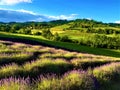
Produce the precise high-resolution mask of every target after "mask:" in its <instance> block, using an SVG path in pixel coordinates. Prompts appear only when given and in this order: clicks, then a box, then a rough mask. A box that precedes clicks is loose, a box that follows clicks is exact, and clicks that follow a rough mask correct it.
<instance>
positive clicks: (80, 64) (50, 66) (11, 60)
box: [0, 40, 120, 90]
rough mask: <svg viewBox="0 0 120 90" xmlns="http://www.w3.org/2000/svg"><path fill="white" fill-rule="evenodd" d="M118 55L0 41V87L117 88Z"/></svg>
mask: <svg viewBox="0 0 120 90" xmlns="http://www.w3.org/2000/svg"><path fill="white" fill-rule="evenodd" d="M119 85H120V58H113V57H107V56H100V55H93V54H87V53H80V52H70V51H67V50H63V49H56V48H52V47H47V46H42V45H30V44H24V43H18V42H10V41H2V40H1V41H0V90H120V87H119Z"/></svg>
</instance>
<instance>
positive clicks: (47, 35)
mask: <svg viewBox="0 0 120 90" xmlns="http://www.w3.org/2000/svg"><path fill="white" fill-rule="evenodd" d="M42 36H43V37H45V38H47V39H52V37H53V35H52V33H51V31H50V29H45V30H43V31H42Z"/></svg>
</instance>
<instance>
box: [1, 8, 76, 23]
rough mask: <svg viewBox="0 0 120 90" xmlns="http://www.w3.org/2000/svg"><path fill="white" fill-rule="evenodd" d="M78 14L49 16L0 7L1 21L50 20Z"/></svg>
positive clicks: (69, 17)
mask: <svg viewBox="0 0 120 90" xmlns="http://www.w3.org/2000/svg"><path fill="white" fill-rule="evenodd" d="M76 15H77V14H70V15H59V16H48V15H42V14H37V13H34V12H32V11H28V10H24V9H21V10H12V9H2V8H0V16H2V17H0V22H26V21H50V20H59V19H67V20H71V19H75V16H76Z"/></svg>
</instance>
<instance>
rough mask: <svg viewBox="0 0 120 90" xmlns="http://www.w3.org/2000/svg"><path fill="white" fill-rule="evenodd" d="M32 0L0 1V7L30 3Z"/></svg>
mask: <svg viewBox="0 0 120 90" xmlns="http://www.w3.org/2000/svg"><path fill="white" fill-rule="evenodd" d="M31 2H32V0H0V5H15V4H18V3H31Z"/></svg>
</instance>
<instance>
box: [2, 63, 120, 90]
mask: <svg viewBox="0 0 120 90" xmlns="http://www.w3.org/2000/svg"><path fill="white" fill-rule="evenodd" d="M116 79H120V63H111V64H107V65H104V66H100V67H97V68H95V69H93V70H89V71H87V72H85V71H79V70H73V71H69V72H67V73H65V74H64V75H63V76H61V77H58V76H56V75H50V74H49V75H45V76H43V75H42V76H40V77H38V78H37V79H34V80H33V81H34V82H32V83H31V82H30V78H26V79H25V78H13V77H11V78H7V79H1V80H0V90H95V89H96V90H97V89H99V88H100V86H101V85H107V84H108V83H110V82H113V81H115V80H116ZM108 90H109V89H108ZM111 90H112V89H111Z"/></svg>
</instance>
